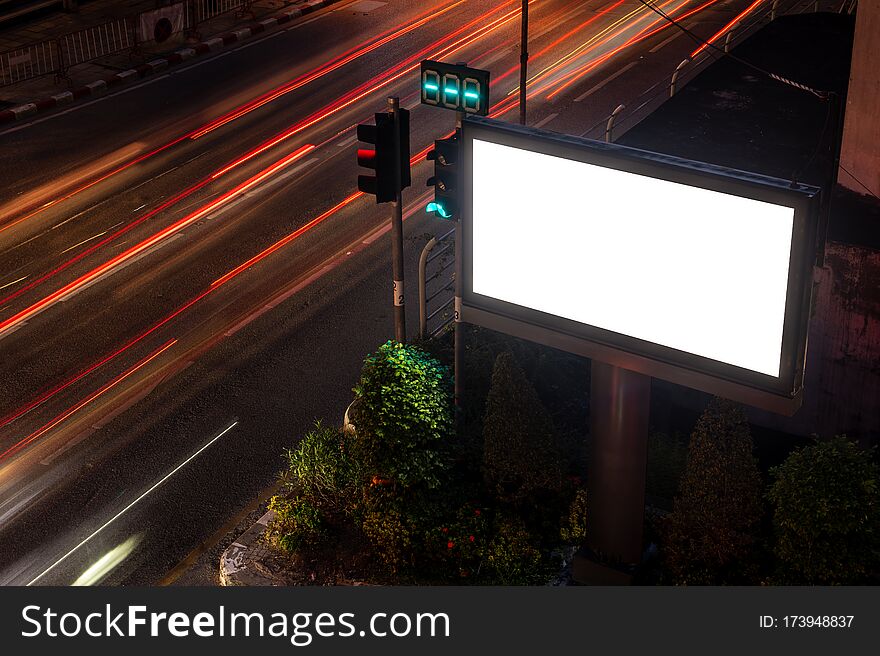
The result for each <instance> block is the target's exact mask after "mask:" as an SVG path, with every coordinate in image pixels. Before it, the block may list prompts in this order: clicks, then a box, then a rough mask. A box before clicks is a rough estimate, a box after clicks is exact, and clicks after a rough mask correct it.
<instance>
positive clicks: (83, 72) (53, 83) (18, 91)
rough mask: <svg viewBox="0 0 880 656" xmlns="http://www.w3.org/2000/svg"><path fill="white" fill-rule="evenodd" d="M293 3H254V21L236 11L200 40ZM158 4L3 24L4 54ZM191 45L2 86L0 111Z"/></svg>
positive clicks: (118, 4) (94, 5)
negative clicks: (64, 75) (62, 77)
mask: <svg viewBox="0 0 880 656" xmlns="http://www.w3.org/2000/svg"><path fill="white" fill-rule="evenodd" d="M293 4H295V0H254V2H253V4H252V6H251V10H252V11H253V14H254V15H253V16H250V15H241V14H240V13H239V12H238V11H236V10H232V11H229V12H226V13H225V14H223V15H221V16H217V17H215V18H212V19H211V20H209V21H206V22H205V23H203V24H202V25H200V26H199V36H200V37H201V38H200V40H206V39H210V38H212V37H215V36H217V35H220V34H224V33H227V32H229V31H230V30H233V29H235V28H236V27H237V26H240V25H242V24H249V23H252V22H253V21H254V20H259V19H262V18H264V17H266V16H268V15H271V14H275V13H277V12H278V11H279V10H281V9H283V8H284V7H287V6H289V5H293ZM156 5H157V2H156V0H130V1H128V2H125V1H123V0H91V1H90V2H87V3H85V4H83V5H81V6H80V7H79V10H78V11H77V12H75V13H67V12H64V11H62V10H58V11H55V12H52V13H49V14H47V15H44V16H39V17H36V18H34V19H33V20H22V21H18V22H17V23H15V24H13V25H9V26H5V25H3V24H0V53H3V52H6V51H8V50H15V49H16V48H21V47H22V46H26V45H29V44H32V43H37V42H40V41H45V40H47V39H53V38H57V37H59V36H61V35H63V34H67V33H70V32H76V31H78V30H82V29H86V28H89V27H93V26H96V25H100V24H102V23H106V22H108V21H112V20H114V19H118V18H122V17H124V16H133V15H136V14H138V13H140V12H142V11H146V10H149V9H154V8H155V7H156ZM190 42H192V39H191V40H190ZM186 44H187V39H186V36H185V35H184V34H178V35H175V36H173V37H172V38H170V39H169V40H168V41H165V42H164V43H162V44H156V43H149V44H145V45H143V46H141V47H140V50H139V52H137V53H132V52H127V51H126V52H120V53H117V54H115V55H110V56H108V57H102V58H100V59H96V60H94V61H91V62H89V63H86V64H80V65H78V66H75V67H73V68H71V69H70V70H69V71H68V75H69V78H70V79H69V80H67V81H65V80H55V79H54V78H55V76H54V75H51V74H49V75H44V76H42V77H39V78H36V79H33V80H28V81H26V82H20V83H18V84H12V85H8V86H0V109H7V108H10V107H14V106H16V105H21V104H24V103H29V102H33V101H34V100H36V99H39V98H44V97H48V96H52V95H53V94H57V93H61V92H63V91H67V90H69V89H72V88H75V87H77V86H81V85H83V84H88V83H90V82H93V81H94V80H97V79H100V78H102V77H105V76H106V75H108V73H115V72H119V71H124V70H127V69H131V68H133V67H136V66H138V65H140V64H143V63H145V62H147V61H150V60H152V59H155V58H156V57H159V56H162V55H165V54H168V53H171V52H173V51H174V50H176V49H178V48H181V47H183V46H185V45H186Z"/></svg>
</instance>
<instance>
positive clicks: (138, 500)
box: [27, 419, 238, 586]
mask: <svg viewBox="0 0 880 656" xmlns="http://www.w3.org/2000/svg"><path fill="white" fill-rule="evenodd" d="M237 425H238V419H236V420H235V421H233V422H232V423H231V424H230V425H229V426H227V427H226V428H225V429H223V431H221V432H220V433H219V434H218V435H217V436H216V437H214V438H212V439H210V440H208V442H206V443H205V445H204V446H202V447H201V448H200V449H199V450H198V451H196V452H195V453H193V454H192V455H191V456H190V457H189V458H187V459H186V460H184V461H183V462H182V463H180V464H179V465H177V467H175V468H174V469H172V470H171V471H170V472H168V473H167V474H165V476H163V477H162V478H161V479H159V481H158V482H157V483H155V484H153V486H152V487H150V489H148V490H147V491H146V492H144V493H143V494H141V495H140V496H139V497H138V498H137V499H135V500H134V501H132V502H131V503H130V504H128V505H127V506H126V507H125V508H123V509H122V510H120V511H119V512H118V513H116V514H115V515H113V517H111V518H110V519H109V520H107V521H106V522H105V523H104V524H103V525H102V526H101V527H100V528H98V529H97V530H96V531H94V532H93V533H92V534H91V535H89V536H88V537H87V538H85V539H84V540H82V541H81V542H80V543H79V544H77V545H76V546H75V547H74V548H73V549H71V550H70V551H68V552H67V553H66V554H64V555H63V556H61V558H59V559H58V560H56V561H55V562H54V563H52V564H51V565H49V567H47V568H46V569H44V570H43V571H42V572H41V573H40V574H38V575H37V576H35V577H34V578H32V579H31V580H30V582H29V583H28V584H27V585H28V586H31V585H33V584H34V583H36V582H37V581H39V580H40V579H41V578H43V577H44V576H45V575H46V574H48V573H49V572H51V571H52V570H53V569H55V568H56V567H58V565H60V564H61V563H63V562H64V561H65V560H67V559H68V558H69V557H70V556H71V555H72V554H73V553H74V552H76V551H77V550H78V549H79V548H80V547H81V546H83V545H84V544H86V543H87V542H88V541H89V540H91V539H92V538H93V537H95V536H96V535H98V533H100V532H101V531H103V530H104V529H105V528H107V527H108V526H110V524H112V523H113V522H115V521H116V520H117V519H119V518H120V517H122V516H123V515H124V514H125V513H126V512H128V511H129V510H131V508H133V507H134V506H135V505H136V504H138V503H139V502H140V501H141V500H142V499H143V498H145V497H146V496H147V495H148V494H150V493H151V492H152V491H153V490H155V489H156V488H157V487H159V486H160V485H162V483H164V482H165V481H167V480H168V479H169V478H171V477H172V476H174V474H176V473H177V472H178V471H180V469H182V468H183V467H184V466H185V465H187V464H188V463H189V462H190V461H191V460H193V459H194V458H195V457H196V456H198V455H199V454H200V453H201V452H202V451H204V450H205V449H207V448H208V447H209V446H211V445H212V444H214V442H216V441H217V440H219V439H220V438H221V437H223V436H224V435H226V433H228V432H229V431H231V430H232V429H233V428H235V427H236V426H237Z"/></svg>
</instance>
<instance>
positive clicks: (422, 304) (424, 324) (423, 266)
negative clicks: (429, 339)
mask: <svg viewBox="0 0 880 656" xmlns="http://www.w3.org/2000/svg"><path fill="white" fill-rule="evenodd" d="M436 245H437V238H436V237H431V239H429V240H428V243H427V244H425V247H424V248H423V249H422V254H421V255H420V256H419V339H425V333H427V332H428V298H427V297H428V290H427V289H426V287H427V286H428V281H427V280H426V274H427V268H428V255H430V253H431V251H432V250H433V249H434V246H436Z"/></svg>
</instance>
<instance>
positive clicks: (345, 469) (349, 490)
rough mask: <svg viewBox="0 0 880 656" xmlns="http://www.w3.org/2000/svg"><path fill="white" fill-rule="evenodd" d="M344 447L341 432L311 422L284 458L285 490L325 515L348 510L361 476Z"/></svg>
mask: <svg viewBox="0 0 880 656" xmlns="http://www.w3.org/2000/svg"><path fill="white" fill-rule="evenodd" d="M346 446H347V445H346V444H345V442H344V441H343V434H342V431H340V430H338V429H336V428H331V427H329V426H324V425H323V424H322V423H321V422H320V421H318V422H315V427H314V428H313V429H312V430H311V431H309V432H308V433H307V434H306V435H305V436H304V437H303V439H302V440H301V441H300V443H299V444H298V445H297V446H296V448H295V449H290V450H289V451H288V452H287V454H286V455H287V461H288V468H287V476H288V486H289V487H290V488H291V489H293V490H295V492H296V493H297V494H298V495H299V496H301V497H302V498H304V499H307V500H308V501H309V502H310V503H312V504H314V505H315V506H316V507H319V508H321V509H323V510H325V511H327V512H331V513H333V512H345V511H348V510H350V509H351V508H352V502H353V499H354V498H355V497H356V488H357V486H358V485H359V484H360V482H361V481H360V479H361V474H360V471H359V469H360V467H359V463H358V462H357V460H356V459H355V458H353V457H352V455H351V454H350V453H349V451H348V450H347V449H346Z"/></svg>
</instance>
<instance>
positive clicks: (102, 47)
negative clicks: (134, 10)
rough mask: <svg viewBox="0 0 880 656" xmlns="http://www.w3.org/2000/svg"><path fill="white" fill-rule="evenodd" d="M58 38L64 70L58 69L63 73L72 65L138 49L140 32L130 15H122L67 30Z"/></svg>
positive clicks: (60, 63) (61, 66) (60, 62)
mask: <svg viewBox="0 0 880 656" xmlns="http://www.w3.org/2000/svg"><path fill="white" fill-rule="evenodd" d="M56 42H57V44H58V52H59V53H60V57H59V62H58V63H59V67H60V71H57V73H58V74H59V75H62V76H63V75H64V74H65V73H66V71H67V69H68V68H70V67H71V66H76V65H77V64H84V63H85V62H89V61H92V60H93V59H98V58H99V57H106V56H107V55H112V54H115V53H117V52H121V51H123V50H132V49H134V47H135V45H136V44H137V35H136V31H135V29H134V26H133V24H132V21H131V20H130V19H129V18H119V19H117V20H114V21H111V22H109V23H103V24H102V25H96V26H94V27H90V28H86V29H84V30H79V31H78V32H71V33H70V34H65V35H64V36H62V37H60V38H58V39H57V41H56Z"/></svg>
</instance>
